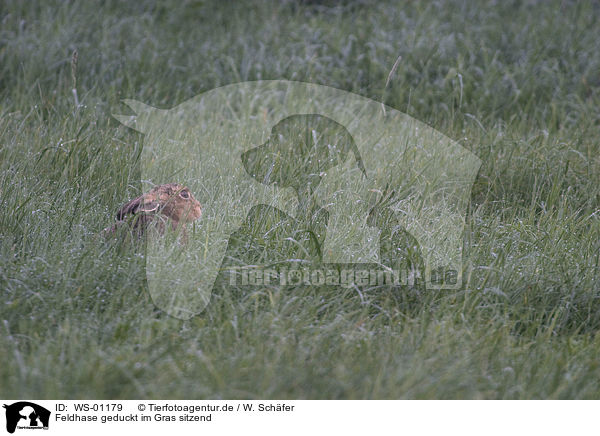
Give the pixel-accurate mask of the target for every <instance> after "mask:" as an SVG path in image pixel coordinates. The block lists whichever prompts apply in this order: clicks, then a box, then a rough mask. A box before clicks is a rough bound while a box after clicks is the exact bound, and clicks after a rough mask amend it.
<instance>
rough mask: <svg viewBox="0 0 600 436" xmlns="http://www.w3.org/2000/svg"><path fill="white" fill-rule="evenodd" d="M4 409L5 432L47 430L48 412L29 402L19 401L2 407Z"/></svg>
mask: <svg viewBox="0 0 600 436" xmlns="http://www.w3.org/2000/svg"><path fill="white" fill-rule="evenodd" d="M3 407H4V408H5V409H6V431H8V432H9V433H14V432H15V430H16V429H19V430H21V429H27V430H39V429H44V430H48V424H49V421H50V411H49V410H48V409H46V408H44V407H42V406H39V405H37V404H35V403H30V402H29V401H19V402H17V403H13V404H11V405H6V404H5V405H4V406H3Z"/></svg>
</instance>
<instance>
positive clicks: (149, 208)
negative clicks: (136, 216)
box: [137, 201, 160, 213]
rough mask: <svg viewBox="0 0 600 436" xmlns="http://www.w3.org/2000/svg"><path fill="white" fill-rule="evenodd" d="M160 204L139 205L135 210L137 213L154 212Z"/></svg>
mask: <svg viewBox="0 0 600 436" xmlns="http://www.w3.org/2000/svg"><path fill="white" fill-rule="evenodd" d="M159 206H160V204H159V203H158V202H157V201H150V202H148V203H140V205H139V206H138V208H137V212H146V213H148V212H156V211H157V210H158V207H159Z"/></svg>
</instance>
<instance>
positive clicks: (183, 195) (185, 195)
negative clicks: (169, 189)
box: [179, 191, 190, 200]
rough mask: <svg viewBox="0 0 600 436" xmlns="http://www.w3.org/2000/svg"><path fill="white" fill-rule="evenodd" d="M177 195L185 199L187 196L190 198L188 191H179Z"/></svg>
mask: <svg viewBox="0 0 600 436" xmlns="http://www.w3.org/2000/svg"><path fill="white" fill-rule="evenodd" d="M179 196H180V197H181V198H185V199H186V200H187V199H188V198H190V193H189V192H188V191H181V192H180V193H179Z"/></svg>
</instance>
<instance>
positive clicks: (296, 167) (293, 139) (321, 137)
mask: <svg viewBox="0 0 600 436" xmlns="http://www.w3.org/2000/svg"><path fill="white" fill-rule="evenodd" d="M350 152H351V153H353V154H354V157H355V159H356V162H357V165H358V166H359V168H360V169H361V171H362V172H363V173H364V174H366V172H365V169H364V165H363V162H362V159H361V158H360V154H359V152H358V148H357V146H356V143H355V142H354V139H353V138H352V136H351V135H350V133H349V132H348V131H347V130H346V128H345V127H344V126H342V125H341V124H339V123H337V122H335V121H333V120H332V119H330V118H327V117H325V116H322V115H293V116H290V117H287V118H285V119H283V120H282V121H280V122H279V123H277V124H276V125H275V126H273V129H272V130H271V135H270V137H269V139H268V141H267V142H265V143H264V144H262V145H260V146H258V147H255V148H253V149H251V150H249V151H247V152H245V153H243V155H242V162H243V164H244V168H245V169H246V172H247V173H248V174H249V175H251V176H252V177H253V178H254V179H255V180H257V181H259V182H261V183H263V184H265V185H270V184H273V185H278V186H280V187H283V188H288V187H289V188H293V189H294V190H295V191H296V193H297V194H298V196H299V198H300V201H301V202H302V197H303V195H310V194H311V193H312V192H313V191H314V189H315V188H316V187H317V186H318V185H319V183H320V181H321V178H322V176H323V173H324V171H327V170H328V169H330V168H333V167H335V166H336V165H339V164H341V163H343V162H344V161H345V160H346V158H347V156H348V153H350Z"/></svg>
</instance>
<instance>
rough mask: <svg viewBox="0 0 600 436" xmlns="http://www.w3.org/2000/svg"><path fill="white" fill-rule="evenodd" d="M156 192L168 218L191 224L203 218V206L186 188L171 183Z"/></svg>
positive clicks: (157, 188) (159, 187) (158, 187)
mask: <svg viewBox="0 0 600 436" xmlns="http://www.w3.org/2000/svg"><path fill="white" fill-rule="evenodd" d="M155 190H156V194H158V195H157V197H158V198H157V200H158V201H157V203H158V204H159V205H160V208H161V213H162V215H164V216H166V217H167V218H170V219H172V220H173V221H176V222H182V223H189V222H192V221H194V220H196V219H198V218H200V217H201V216H202V205H201V204H200V202H198V200H196V198H195V197H194V195H193V194H192V193H191V192H190V190H189V189H188V188H187V187H186V186H183V185H179V184H177V183H170V184H167V185H160V186H157V187H156V188H154V189H153V191H155Z"/></svg>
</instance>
